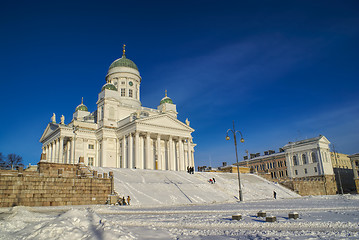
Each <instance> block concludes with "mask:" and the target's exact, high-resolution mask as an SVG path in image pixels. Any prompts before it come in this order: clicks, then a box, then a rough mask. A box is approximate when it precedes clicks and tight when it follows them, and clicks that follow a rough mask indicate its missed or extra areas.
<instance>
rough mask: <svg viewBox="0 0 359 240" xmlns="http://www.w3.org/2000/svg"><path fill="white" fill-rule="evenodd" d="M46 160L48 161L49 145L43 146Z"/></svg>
mask: <svg viewBox="0 0 359 240" xmlns="http://www.w3.org/2000/svg"><path fill="white" fill-rule="evenodd" d="M45 154H46V161H49V146H45Z"/></svg>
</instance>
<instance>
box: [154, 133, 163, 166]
mask: <svg viewBox="0 0 359 240" xmlns="http://www.w3.org/2000/svg"><path fill="white" fill-rule="evenodd" d="M156 143H157V149H156V161H157V168H158V169H161V170H162V159H161V135H159V134H158V135H157V142H156ZM155 168H156V166H155Z"/></svg>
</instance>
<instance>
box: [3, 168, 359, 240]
mask: <svg viewBox="0 0 359 240" xmlns="http://www.w3.org/2000/svg"><path fill="white" fill-rule="evenodd" d="M96 170H98V171H101V170H103V171H104V172H106V171H109V170H111V171H114V182H115V190H116V192H118V193H119V194H123V195H124V196H125V197H126V196H127V195H130V196H131V205H130V206H128V205H127V206H119V205H86V206H57V207H21V206H19V207H13V208H1V209H0V239H1V240H2V239H66V240H70V239H76V240H77V239H110V240H111V239H211V240H214V239H358V238H359V233H358V232H359V196H358V195H332V196H306V197H301V196H299V195H297V194H296V193H294V192H292V191H290V190H288V189H286V188H284V187H282V186H280V185H279V184H274V183H272V182H270V181H267V180H265V179H263V178H260V177H258V176H256V175H254V174H241V180H242V181H241V183H242V190H243V197H244V201H243V202H240V201H238V200H237V198H236V196H238V192H237V191H238V185H237V181H236V180H237V179H236V177H237V174H230V173H195V174H187V173H185V172H175V171H151V170H139V169H137V170H134V169H132V170H130V169H115V168H96ZM210 177H215V179H216V183H215V184H210V183H208V181H207V180H208V179H209V178H210ZM273 191H276V192H277V199H273ZM259 211H264V212H266V214H267V216H270V215H272V216H276V218H277V220H276V222H266V218H264V217H257V213H258V212H259ZM291 212H297V213H298V215H299V218H298V219H289V217H288V214H289V213H291ZM235 214H241V215H242V219H241V220H239V221H237V220H232V216H233V215H235Z"/></svg>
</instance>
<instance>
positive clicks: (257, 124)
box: [0, 0, 359, 167]
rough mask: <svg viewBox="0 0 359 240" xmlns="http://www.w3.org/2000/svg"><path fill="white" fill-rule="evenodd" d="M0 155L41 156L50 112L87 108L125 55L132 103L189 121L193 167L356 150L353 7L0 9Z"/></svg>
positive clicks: (358, 33) (256, 4) (358, 73)
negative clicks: (284, 152)
mask: <svg viewBox="0 0 359 240" xmlns="http://www.w3.org/2000/svg"><path fill="white" fill-rule="evenodd" d="M0 30H1V35H0V36H1V37H0V49H1V50H0V54H1V58H0V61H1V62H0V79H1V80H0V83H1V90H2V91H1V92H2V93H1V95H0V103H1V117H0V125H1V130H0V152H2V153H3V154H5V155H6V154H8V153H17V154H19V155H21V156H22V157H23V158H24V162H25V164H28V163H32V164H36V163H37V162H38V161H39V159H40V154H41V144H40V143H39V139H40V137H41V135H42V133H43V131H44V129H45V127H46V125H47V124H48V123H49V121H50V117H51V116H52V113H56V115H57V119H58V121H59V117H60V116H61V114H63V115H64V116H65V122H66V123H69V121H70V119H71V118H72V114H73V111H74V110H75V108H76V106H77V105H78V104H80V102H81V97H84V103H85V104H86V105H87V106H88V108H89V110H90V111H94V110H95V109H96V101H97V94H98V93H99V92H100V90H101V87H102V85H104V84H105V75H106V73H107V70H108V67H109V66H110V64H111V63H112V62H113V61H114V60H115V59H117V58H119V57H121V54H122V44H126V45H127V48H126V50H127V51H126V55H127V57H128V58H130V59H131V60H133V61H134V62H135V63H136V64H137V66H138V67H139V70H140V73H141V75H142V84H141V102H142V104H143V106H145V107H152V108H156V107H157V105H158V104H159V102H160V100H161V98H162V97H163V96H164V91H165V89H167V90H168V95H169V97H171V98H172V99H173V101H174V103H176V104H177V110H178V112H179V115H178V118H179V119H180V120H182V121H184V120H185V119H186V118H187V117H188V118H189V120H190V122H191V126H192V127H193V128H194V129H195V130H196V131H195V132H194V133H193V137H194V142H195V143H197V144H198V145H197V147H196V152H195V160H196V164H197V165H198V166H201V165H210V164H211V165H212V166H213V167H214V166H218V165H221V163H222V162H223V161H226V162H229V163H233V162H235V154H234V144H233V141H230V142H227V141H226V140H225V136H226V131H227V129H228V128H232V120H234V121H235V124H236V128H237V129H238V130H240V131H242V133H243V135H244V138H245V140H246V142H245V143H244V144H241V145H240V146H239V147H240V148H239V156H240V157H241V159H242V156H243V155H244V154H245V153H244V151H245V149H247V150H248V151H249V152H251V153H254V152H261V153H263V151H265V150H268V149H275V150H276V151H278V148H279V147H282V146H283V145H285V144H286V143H288V142H289V141H295V140H301V139H305V138H311V137H315V136H318V135H319V134H322V135H324V136H326V137H327V138H328V139H329V141H331V142H332V143H334V144H335V147H336V150H337V151H339V152H343V153H347V154H353V153H356V152H359V83H358V79H359V2H358V1H356V0H353V1H287V0H285V1H265V0H262V1H255V0H254V1H43V2H41V1H2V3H1V7H0Z"/></svg>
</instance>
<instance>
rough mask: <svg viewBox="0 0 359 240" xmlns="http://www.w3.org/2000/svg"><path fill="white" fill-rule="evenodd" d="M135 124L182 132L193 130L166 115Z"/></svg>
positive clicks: (148, 118)
mask: <svg viewBox="0 0 359 240" xmlns="http://www.w3.org/2000/svg"><path fill="white" fill-rule="evenodd" d="M137 122H138V123H141V124H147V125H152V126H157V127H165V128H172V129H178V130H182V131H190V132H193V131H194V129H193V128H191V127H190V126H188V125H186V124H184V123H183V122H181V121H180V120H178V119H177V118H174V117H172V116H171V115H168V114H160V115H156V116H151V117H147V118H143V119H139V120H137Z"/></svg>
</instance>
